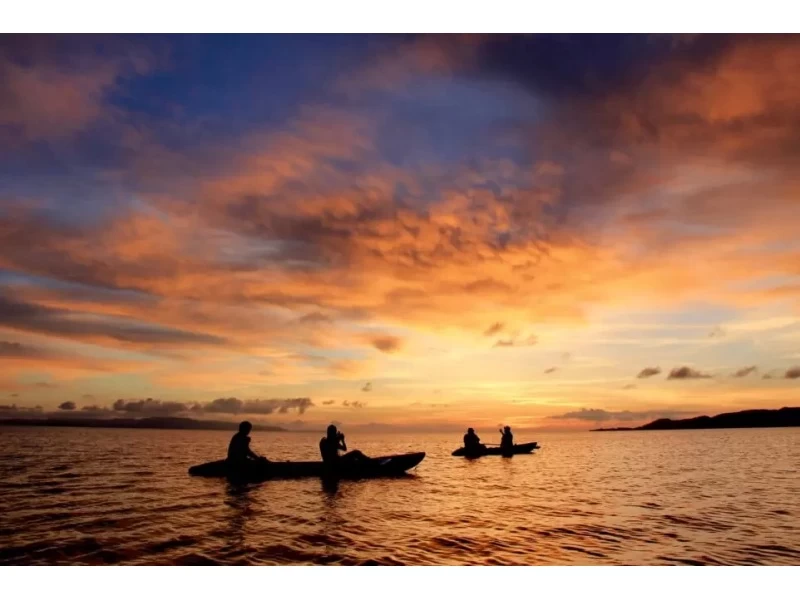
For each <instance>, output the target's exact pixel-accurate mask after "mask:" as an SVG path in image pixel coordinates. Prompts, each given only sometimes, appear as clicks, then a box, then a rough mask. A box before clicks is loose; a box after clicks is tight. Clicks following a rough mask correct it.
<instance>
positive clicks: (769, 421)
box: [591, 407, 800, 432]
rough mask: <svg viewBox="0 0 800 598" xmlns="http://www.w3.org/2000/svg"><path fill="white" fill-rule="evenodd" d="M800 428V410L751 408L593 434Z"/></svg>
mask: <svg viewBox="0 0 800 598" xmlns="http://www.w3.org/2000/svg"><path fill="white" fill-rule="evenodd" d="M795 426H800V407H783V408H781V409H749V410H747V411H736V412H734V413H720V414H719V415H715V416H714V417H709V416H707V415H701V416H700V417H692V418H688V419H667V418H664V419H657V420H655V421H652V422H650V423H649V424H645V425H643V426H639V427H638V428H597V429H595V430H591V431H592V432H624V431H631V430H715V429H720V428H791V427H795Z"/></svg>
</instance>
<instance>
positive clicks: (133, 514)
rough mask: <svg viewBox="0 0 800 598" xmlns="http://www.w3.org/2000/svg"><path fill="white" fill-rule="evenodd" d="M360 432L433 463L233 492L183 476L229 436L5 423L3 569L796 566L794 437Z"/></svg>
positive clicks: (384, 449)
mask: <svg viewBox="0 0 800 598" xmlns="http://www.w3.org/2000/svg"><path fill="white" fill-rule="evenodd" d="M353 436H354V438H353V442H354V444H356V443H357V444H358V445H359V448H361V449H362V450H364V451H365V452H366V453H368V454H386V453H397V452H404V451H411V450H420V449H422V450H425V451H426V452H427V453H428V457H427V458H426V460H425V461H424V462H423V463H422V464H421V466H420V467H419V468H417V471H416V472H415V473H414V475H412V476H410V477H408V478H405V479H399V480H371V481H363V482H342V483H341V484H340V485H339V486H338V487H337V488H335V489H332V488H329V487H325V486H324V485H323V484H322V483H321V482H320V481H319V480H295V481H282V482H271V483H265V484H261V485H252V486H245V487H234V486H230V485H229V484H227V483H226V482H225V481H223V480H207V479H195V478H191V477H189V476H188V475H187V474H186V469H187V468H188V466H189V465H192V464H195V463H200V462H203V461H206V460H209V459H211V458H214V457H216V456H217V455H219V454H220V453H221V452H223V450H224V447H225V445H226V443H227V440H228V438H227V434H225V433H220V432H196V431H177V432H171V431H157V430H123V431H119V430H114V431H110V430H99V429H98V430H77V429H73V430H70V429H46V428H37V429H16V428H5V429H3V430H2V434H1V435H0V451H2V454H3V455H4V457H6V458H4V459H3V460H1V461H0V539H2V542H0V564H4V565H10V564H17V565H30V564H86V565H106V564H146V565H240V564H241V565H245V564H246V565H275V564H282V565H284V564H295V565H301V564H307V565H312V564H331V565H333V564H335V565H437V564H438V565H443V564H456V565H457V564H463V565H535V564H599V565H604V564H651V565H659V564H661V565H664V564H671V565H732V564H737V565H782V564H787V565H795V564H797V563H798V562H800V524H798V519H797V508H796V505H797V499H798V496H800V479H799V477H798V476H797V474H796V471H795V465H796V463H798V462H800V431H798V430H791V429H789V430H731V431H714V432H670V433H649V434H648V433H621V434H564V435H556V434H550V435H541V436H540V437H538V438H536V440H539V441H540V443H541V444H542V445H543V446H544V448H543V449H542V450H541V451H540V452H539V453H537V454H535V455H530V456H520V457H515V458H514V459H511V460H505V459H499V458H497V459H493V458H486V459H481V460H477V461H467V460H463V459H456V458H452V457H450V456H449V453H450V451H451V450H452V448H453V446H452V444H453V441H454V439H451V438H445V437H441V436H435V435H422V436H418V437H416V438H413V437H404V436H399V435H398V436H387V437H383V438H380V437H377V436H364V437H363V438H355V436H356V435H353ZM316 440H317V438H316V437H315V436H310V435H304V434H254V446H256V447H257V448H258V449H261V450H263V451H264V452H266V453H268V454H269V455H270V456H274V458H276V459H289V458H294V459H309V458H316V454H315V448H314V447H315V445H316ZM123 449H124V450H123Z"/></svg>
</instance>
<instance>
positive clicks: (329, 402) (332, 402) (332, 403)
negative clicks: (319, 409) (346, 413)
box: [322, 400, 336, 406]
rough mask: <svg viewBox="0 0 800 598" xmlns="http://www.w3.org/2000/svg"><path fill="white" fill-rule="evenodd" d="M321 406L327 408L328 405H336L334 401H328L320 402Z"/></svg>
mask: <svg viewBox="0 0 800 598" xmlns="http://www.w3.org/2000/svg"><path fill="white" fill-rule="evenodd" d="M322 404H323V405H325V406H328V405H335V404H336V401H333V400H330V401H322Z"/></svg>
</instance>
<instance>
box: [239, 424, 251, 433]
mask: <svg viewBox="0 0 800 598" xmlns="http://www.w3.org/2000/svg"><path fill="white" fill-rule="evenodd" d="M252 429H253V424H251V423H250V422H242V423H240V424H239V431H240V432H241V433H242V434H244V435H245V436H246V435H247V434H249V433H250V430H252Z"/></svg>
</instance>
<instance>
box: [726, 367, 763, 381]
mask: <svg viewBox="0 0 800 598" xmlns="http://www.w3.org/2000/svg"><path fill="white" fill-rule="evenodd" d="M756 371H758V368H757V367H756V366H754V365H751V366H749V367H744V368H741V369H739V370H736V371H735V372H734V373H733V374H731V377H733V378H746V377H747V376H749V375H750V374H752V373H753V372H756Z"/></svg>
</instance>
